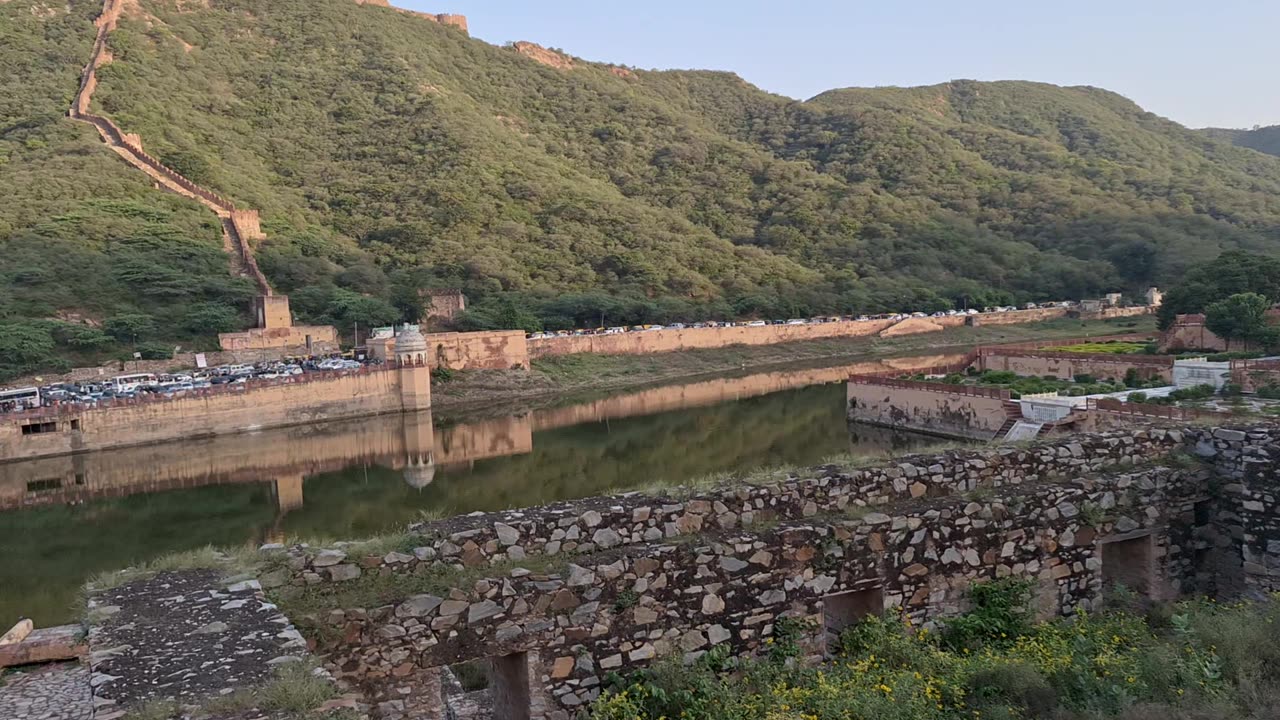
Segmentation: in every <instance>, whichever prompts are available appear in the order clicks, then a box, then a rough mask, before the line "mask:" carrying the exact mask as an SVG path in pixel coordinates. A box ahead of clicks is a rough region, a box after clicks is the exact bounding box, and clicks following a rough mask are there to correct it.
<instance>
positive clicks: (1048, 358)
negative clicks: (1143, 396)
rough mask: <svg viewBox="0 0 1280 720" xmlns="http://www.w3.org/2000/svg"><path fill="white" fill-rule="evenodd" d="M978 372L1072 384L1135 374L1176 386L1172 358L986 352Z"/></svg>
mask: <svg viewBox="0 0 1280 720" xmlns="http://www.w3.org/2000/svg"><path fill="white" fill-rule="evenodd" d="M977 365H978V369H979V370H1007V371H1009V372H1014V373H1017V374H1019V375H1027V376H1031V377H1045V376H1050V377H1055V378H1058V379H1061V380H1070V379H1072V378H1074V377H1075V376H1076V375H1092V376H1093V377H1095V378H1098V379H1099V380H1124V378H1125V375H1126V374H1127V373H1128V372H1129V371H1130V370H1133V371H1135V372H1137V373H1138V376H1139V377H1141V378H1143V379H1149V378H1154V377H1158V378H1160V379H1162V380H1164V381H1166V382H1169V383H1172V382H1173V358H1172V357H1149V356H1143V355H1134V356H1127V355H1105V354H1085V353H1071V352H1049V351H1043V350H1035V351H1019V350H1006V349H1002V348H983V349H981V350H980V351H979V353H978V362H977Z"/></svg>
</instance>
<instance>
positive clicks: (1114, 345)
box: [1043, 340, 1147, 355]
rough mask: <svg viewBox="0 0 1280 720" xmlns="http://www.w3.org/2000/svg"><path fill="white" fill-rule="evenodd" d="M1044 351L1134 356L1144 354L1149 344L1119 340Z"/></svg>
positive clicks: (1050, 348) (1049, 348)
mask: <svg viewBox="0 0 1280 720" xmlns="http://www.w3.org/2000/svg"><path fill="white" fill-rule="evenodd" d="M1043 349H1044V350H1045V351H1048V352H1069V353H1082V354H1090V355H1134V354H1137V353H1141V352H1144V351H1145V350H1146V349H1147V343H1140V342H1124V341H1121V340H1117V341H1112V342H1095V343H1081V344H1079V345H1063V346H1060V347H1046V348H1043Z"/></svg>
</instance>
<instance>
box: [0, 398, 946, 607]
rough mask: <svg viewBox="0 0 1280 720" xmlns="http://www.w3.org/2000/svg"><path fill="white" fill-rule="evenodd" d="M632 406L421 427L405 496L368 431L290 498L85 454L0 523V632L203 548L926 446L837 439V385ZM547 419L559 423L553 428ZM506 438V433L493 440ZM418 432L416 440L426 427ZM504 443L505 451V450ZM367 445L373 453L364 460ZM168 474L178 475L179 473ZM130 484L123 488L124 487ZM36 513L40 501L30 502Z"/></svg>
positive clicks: (333, 432) (389, 525)
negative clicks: (420, 459)
mask: <svg viewBox="0 0 1280 720" xmlns="http://www.w3.org/2000/svg"><path fill="white" fill-rule="evenodd" d="M690 387H692V386H690ZM679 390H680V388H679V387H677V388H674V389H673V392H676V393H677V395H675V396H673V397H679V395H678V392H679ZM620 399H621V400H626V398H625V397H623V398H620ZM651 399H652V398H649V400H651ZM646 402H647V401H646ZM646 402H640V401H637V402H636V403H635V405H636V406H637V407H635V408H631V409H630V410H626V409H624V410H622V411H618V410H617V409H616V408H615V409H614V410H613V413H614V415H616V414H618V412H624V413H625V412H631V411H632V410H634V411H635V412H636V414H633V415H630V416H628V417H616V416H615V417H609V418H608V419H598V420H588V421H585V422H573V423H572V424H567V425H565V424H563V423H565V422H566V418H570V419H572V418H574V417H575V411H577V410H579V409H581V410H587V409H589V408H588V406H586V405H583V406H579V407H578V408H575V407H572V406H571V407H567V408H558V409H555V410H553V411H549V412H545V413H536V412H535V413H532V414H524V415H519V416H513V417H510V418H497V419H495V420H493V421H488V423H487V424H486V423H485V422H478V423H474V424H469V423H461V424H453V425H439V426H437V427H436V428H435V430H434V443H435V453H434V456H435V457H437V458H441V459H443V460H444V461H445V462H440V463H439V464H436V465H435V466H434V475H433V477H430V478H429V484H426V486H425V487H414V486H413V485H412V484H410V482H409V480H413V478H412V477H411V476H410V475H407V474H406V472H405V471H403V470H400V469H393V468H394V467H397V466H403V465H404V462H403V460H400V459H397V457H396V456H395V455H386V458H385V459H381V460H380V459H379V458H380V457H381V455H380V453H383V451H382V450H381V447H382V445H383V444H384V443H381V442H380V440H381V439H383V438H381V436H380V435H379V434H378V433H381V432H384V431H383V425H380V424H377V423H374V422H373V421H368V422H365V423H363V424H361V425H358V426H350V427H339V428H337V429H330V430H327V431H326V432H328V433H329V435H326V436H324V437H323V438H321V441H322V443H323V445H322V447H326V448H331V449H332V448H338V447H350V448H351V450H350V452H349V458H348V459H343V458H341V457H340V458H339V459H338V460H337V461H336V462H337V464H338V465H339V466H341V467H340V469H331V470H325V471H321V472H318V473H316V474H312V473H310V472H307V470H306V467H308V465H307V462H306V459H305V458H304V459H301V460H299V461H298V462H299V466H300V467H303V468H304V469H302V470H293V471H292V472H293V473H294V476H295V477H296V476H298V475H302V476H305V480H304V481H303V482H302V483H301V484H300V487H299V485H298V484H296V483H295V485H293V486H292V487H293V488H294V490H295V491H296V490H300V491H301V492H300V496H299V494H298V493H297V492H295V491H287V490H284V489H281V487H280V486H278V485H277V479H278V478H279V477H280V476H281V472H282V471H280V470H279V469H273V468H271V467H262V462H263V461H262V460H261V455H262V453H261V451H260V450H257V449H256V447H255V449H253V451H252V452H249V451H246V452H244V456H245V458H246V459H245V462H244V465H245V467H244V468H242V469H235V468H233V470H236V472H234V473H228V472H225V471H219V473H216V474H215V473H212V472H210V474H209V475H208V476H207V477H201V476H200V472H201V471H200V470H199V469H198V467H197V468H196V469H191V468H188V467H187V465H194V466H200V465H201V462H203V461H200V462H197V460H200V458H199V457H197V455H198V454H199V453H198V452H197V450H198V449H197V448H196V443H188V444H179V443H175V444H172V446H171V447H168V449H167V450H166V449H165V448H161V449H160V451H161V452H168V453H169V454H170V455H172V456H173V457H171V458H166V457H165V456H164V455H162V454H161V455H157V450H156V449H154V448H153V449H151V450H149V451H148V452H149V455H148V456H147V459H141V458H136V457H134V456H130V455H124V454H121V455H119V456H117V457H114V458H113V457H111V456H110V455H109V454H107V453H103V454H101V455H104V456H107V457H105V458H104V459H103V460H102V462H100V463H98V464H97V465H95V464H94V462H95V461H96V460H97V458H95V457H93V456H90V457H88V458H87V459H85V460H81V461H79V462H77V463H76V465H77V467H78V468H79V474H76V475H74V477H75V481H74V482H75V483H82V482H85V477H86V472H89V471H87V470H86V469H85V468H87V467H88V468H92V472H91V474H89V475H88V484H87V485H86V487H87V488H88V489H86V490H84V491H81V492H77V488H75V487H70V488H68V489H66V490H65V491H62V492H63V494H61V495H56V496H53V497H52V498H51V497H48V496H46V497H27V498H26V499H24V500H23V502H25V503H27V504H28V507H25V508H21V509H12V510H8V511H4V512H0V548H3V557H4V561H3V562H0V625H4V626H6V627H7V626H8V623H11V622H12V621H14V620H16V618H17V617H19V616H22V615H26V616H30V617H32V618H33V619H34V620H35V621H36V624H37V625H38V626H44V625H51V624H56V623H60V622H67V621H69V620H71V619H72V618H73V617H74V615H73V613H72V610H71V608H72V605H73V603H74V602H75V600H76V596H77V594H78V590H79V588H80V587H81V586H82V584H83V583H84V581H85V580H86V579H87V578H88V577H91V576H92V575H93V574H95V573H98V572H101V571H106V570H113V569H117V568H121V567H125V566H128V565H130V564H133V563H138V562H142V561H146V560H148V559H151V558H154V557H157V556H160V555H164V554H168V553H172V552H176V551H181V550H188V549H193V548H199V547H202V546H205V545H216V546H230V545H245V544H253V545H256V544H259V543H262V542H265V541H269V540H270V541H286V542H292V541H305V540H317V539H341V538H358V537H361V536H366V535H371V534H374V533H379V532H385V531H394V530H399V529H402V528H403V527H404V526H405V525H406V524H408V523H410V522H412V521H414V520H416V519H419V518H420V517H421V515H422V513H441V512H444V513H449V514H454V513H459V514H460V513H467V512H471V511H475V510H496V509H504V508H511V507H522V506H529V505H536V504H540V503H545V502H551V501H555V500H564V499H571V498H578V497H586V496H591V495H596V494H600V493H604V492H607V491H610V490H618V489H624V488H628V487H637V486H649V485H653V484H667V485H674V484H679V483H680V482H681V481H684V480H688V479H690V478H695V477H699V476H703V475H707V474H710V473H720V472H744V471H748V470H753V469H756V468H759V467H762V466H772V465H780V464H817V463H819V462H821V461H822V460H823V458H825V457H828V456H831V455H833V454H837V453H845V452H853V453H855V454H864V455H883V454H885V453H886V452H888V451H898V452H902V451H908V450H910V449H911V448H913V447H917V446H919V445H922V444H927V443H929V442H931V441H930V440H929V438H924V437H921V436H913V435H908V434H902V433H893V432H889V431H885V430H881V429H877V428H866V427H857V428H856V429H851V428H850V426H849V425H847V424H846V422H845V418H844V386H843V384H827V385H815V386H811V387H804V388H800V389H792V390H783V391H779V392H772V393H769V394H765V395H761V396H757V397H748V398H745V399H738V400H729V401H724V402H717V403H715V404H709V405H701V406H694V407H684V408H681V409H674V410H664V411H661V412H649V413H646V412H644V409H645V408H644V406H645V405H646ZM667 404H670V403H667ZM622 406H623V407H624V408H625V407H626V403H625V402H624V403H622ZM378 422H380V423H384V424H385V423H403V421H400V420H381V421H378ZM428 422H429V419H428ZM494 423H496V424H497V425H498V426H500V427H502V428H504V431H503V433H498V434H495V432H494V431H493V430H492V429H491V427H490V425H493V424H494ZM557 423H560V424H561V425H560V426H553V425H556V424H557ZM544 426H552V427H545V429H543V427H544ZM386 427H387V428H389V429H387V430H385V432H386V433H395V432H399V429H398V428H400V427H401V425H387V426H386ZM512 427H514V428H516V430H517V431H516V432H515V433H511V432H509V431H510V429H511V428H512ZM291 433H292V434H291V435H289V436H288V437H289V438H291V440H283V441H277V440H275V439H273V438H271V437H268V438H267V441H269V442H271V443H274V446H279V445H280V444H282V443H288V442H294V443H304V442H308V441H312V442H314V441H315V438H313V437H306V436H303V435H299V433H298V431H291ZM405 434H407V433H405ZM420 434H421V433H419V435H420ZM426 436H427V442H432V440H431V438H432V437H433V433H432V431H431V430H427V431H426ZM509 436H511V437H515V438H516V440H515V441H514V442H509V441H510V440H511V437H509ZM392 439H393V440H394V439H395V438H392ZM219 442H221V443H223V445H219V446H217V447H216V448H214V449H213V450H207V449H206V450H204V452H211V453H213V456H214V457H215V459H220V460H224V461H225V460H226V458H227V457H229V456H233V457H238V455H236V452H235V447H234V446H230V448H231V449H227V447H226V443H235V442H242V443H254V442H258V443H262V442H263V441H262V440H261V439H257V440H255V438H254V437H253V436H246V437H245V438H244V439H242V440H234V439H233V440H224V441H219ZM397 442H398V440H397ZM390 444H391V445H394V443H390ZM472 445H475V446H477V447H479V448H480V449H478V450H477V449H475V448H473V447H472ZM373 446H378V449H370V448H373ZM306 447H311V446H306ZM117 452H119V451H112V453H117ZM133 452H135V453H136V452H138V451H133ZM344 452H345V451H344ZM503 453H512V454H503ZM383 454H385V453H383ZM495 454H496V455H497V456H493V457H488V456H487V455H495ZM401 457H402V456H401ZM457 458H461V460H457ZM451 459H452V460H453V461H451ZM255 463H257V464H255ZM233 464H234V463H233ZM326 464H327V465H330V466H332V465H333V464H334V461H332V460H331V461H328V462H327V463H326ZM23 465H26V464H25V463H18V464H13V465H10V466H8V472H9V476H11V477H16V478H17V480H16V481H15V482H22V481H23V478H24V477H25V479H26V481H28V482H29V481H30V479H31V477H33V475H32V474H31V473H37V472H44V473H46V474H47V472H48V471H47V470H35V469H34V468H35V467H36V466H32V467H33V469H32V470H31V472H30V473H28V474H26V475H25V476H24V475H23V467H22V466H23ZM169 465H174V466H180V470H181V473H179V472H178V471H177V470H174V469H173V468H170V467H169ZM99 466H101V467H100V468H99ZM122 468H123V469H122ZM162 468H163V472H165V473H168V474H169V475H175V473H176V474H177V476H178V477H179V479H180V480H181V481H182V482H183V483H187V484H191V485H196V486H193V487H186V488H182V489H171V490H159V491H155V490H153V488H152V487H150V486H148V485H147V482H148V479H149V478H148V474H149V473H150V474H151V475H152V477H154V476H157V475H159V474H161V472H162ZM256 468H261V470H260V473H261V474H260V475H255V473H256V472H259V471H258V470H257V469H256ZM182 473H185V474H186V475H183V474H182ZM108 475H109V477H110V481H109V482H110V485H111V487H110V488H105V487H104V489H102V490H101V491H99V490H95V489H93V487H91V486H92V483H93V482H94V481H95V478H96V477H107V476H108ZM187 475H190V477H187ZM34 477H40V475H38V474H37V475H34ZM135 479H136V480H137V482H138V484H137V485H130V483H131V482H132V481H133V480H135ZM103 482H104V483H105V482H107V481H106V480H104V481H103ZM415 482H416V484H422V482H423V480H422V478H418V479H417V480H416V481H415ZM203 483H225V484H203ZM152 484H153V485H154V483H152ZM27 487H29V486H27ZM120 495H124V496H122V497H121V496H120ZM36 501H39V502H41V503H45V504H42V505H36V506H31V504H32V503H33V502H36ZM52 503H57V504H52Z"/></svg>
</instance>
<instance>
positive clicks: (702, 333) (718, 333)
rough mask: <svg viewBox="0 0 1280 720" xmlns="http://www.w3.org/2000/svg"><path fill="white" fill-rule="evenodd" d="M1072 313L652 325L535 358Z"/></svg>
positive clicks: (574, 341)
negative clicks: (678, 327)
mask: <svg viewBox="0 0 1280 720" xmlns="http://www.w3.org/2000/svg"><path fill="white" fill-rule="evenodd" d="M1067 312H1068V311H1067V310H1066V309H1065V308H1048V309H1043V310H1016V311H1012V312H1007V313H987V314H984V315H948V316H946V317H938V318H933V317H929V318H907V319H905V320H901V321H898V320H867V321H863V322H858V321H849V322H833V323H818V324H813V325H765V326H762V327H728V328H722V327H716V328H686V329H684V330H650V331H648V332H630V333H621V334H617V335H583V336H572V337H554V338H542V339H537V340H530V341H529V355H530V357H531V358H533V359H537V358H540V357H547V356H550V355H571V354H574V353H595V354H597V355H647V354H651V353H664V352H677V351H680V350H694V349H702V348H721V347H728V346H730V345H776V344H779V343H788V342H799V341H803V340H822V339H826V338H837V337H867V336H870V335H881V336H883V337H893V336H897V335H913V334H918V333H926V332H938V331H940V330H945V329H948V328H954V327H960V326H963V325H1017V324H1022V323H1034V322H1043V321H1045V320H1052V319H1054V318H1059V317H1064V316H1065V315H1066V314H1067Z"/></svg>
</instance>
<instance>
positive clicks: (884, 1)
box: [392, 0, 1280, 127]
mask: <svg viewBox="0 0 1280 720" xmlns="http://www.w3.org/2000/svg"><path fill="white" fill-rule="evenodd" d="M392 4H394V5H397V6H399V7H404V8H409V9H413V10H421V11H423V12H432V13H440V12H453V13H461V14H464V15H466V16H467V20H468V22H469V24H470V27H471V34H472V35H473V36H474V37H478V38H480V39H482V40H485V41H488V42H490V43H493V44H496V45H501V44H504V43H507V42H512V41H516V40H529V41H532V42H536V43H538V44H541V45H544V46H547V47H557V48H560V49H563V50H564V51H566V52H568V53H569V54H571V55H576V56H578V57H582V58H585V59H587V60H594V61H601V62H613V63H618V64H624V65H630V66H633V67H639V68H645V69H668V68H698V69H710V70H729V71H732V72H735V73H737V74H738V75H741V76H742V77H743V78H745V79H746V80H747V81H749V82H751V83H753V84H755V85H757V86H759V87H761V88H763V89H765V90H768V91H770V92H774V93H778V94H781V95H786V96H788V97H792V98H796V99H806V98H809V97H812V96H814V95H817V94H818V93H820V92H822V91H824V90H829V89H832V88H841V87H855V86H857V87H871V86H880V85H931V84H935V83H940V82H945V81H947V80H953V79H959V78H967V79H977V80H1037V81H1041V82H1050V83H1055V84H1058V85H1093V86H1096V87H1102V88H1106V89H1108V90H1112V91H1115V92H1118V93H1120V94H1122V95H1124V96H1126V97H1128V98H1130V99H1132V100H1134V101H1135V102H1137V103H1138V104H1139V105H1142V106H1143V107H1144V108H1146V109H1147V110H1150V111H1151V112H1154V113H1157V114H1159V115H1163V116H1165V117H1168V118H1170V119H1173V120H1176V121H1178V122H1180V123H1182V124H1184V125H1188V126H1190V127H1205V126H1217V127H1252V126H1254V125H1276V124H1280V92H1276V90H1275V80H1274V72H1275V68H1276V67H1280V40H1278V39H1277V37H1276V30H1277V29H1278V28H1280V2H1277V1H1276V0H1163V1H1160V0H1110V1H1108V2H1103V1H1101V0H1071V1H1067V0H1055V1H1052V2H1050V1H1049V0H1020V1H1017V0H914V1H913V0H880V1H878V2H867V1H865V0H848V1H846V2H837V1H836V0H826V1H819V0H789V1H788V2H761V1H759V0H736V1H735V0H685V1H684V2H679V1H677V0H632V1H631V2H627V3H616V2H608V1H607V0H596V1H594V2H592V1H590V0H539V1H538V2H527V1H518V0H392Z"/></svg>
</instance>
